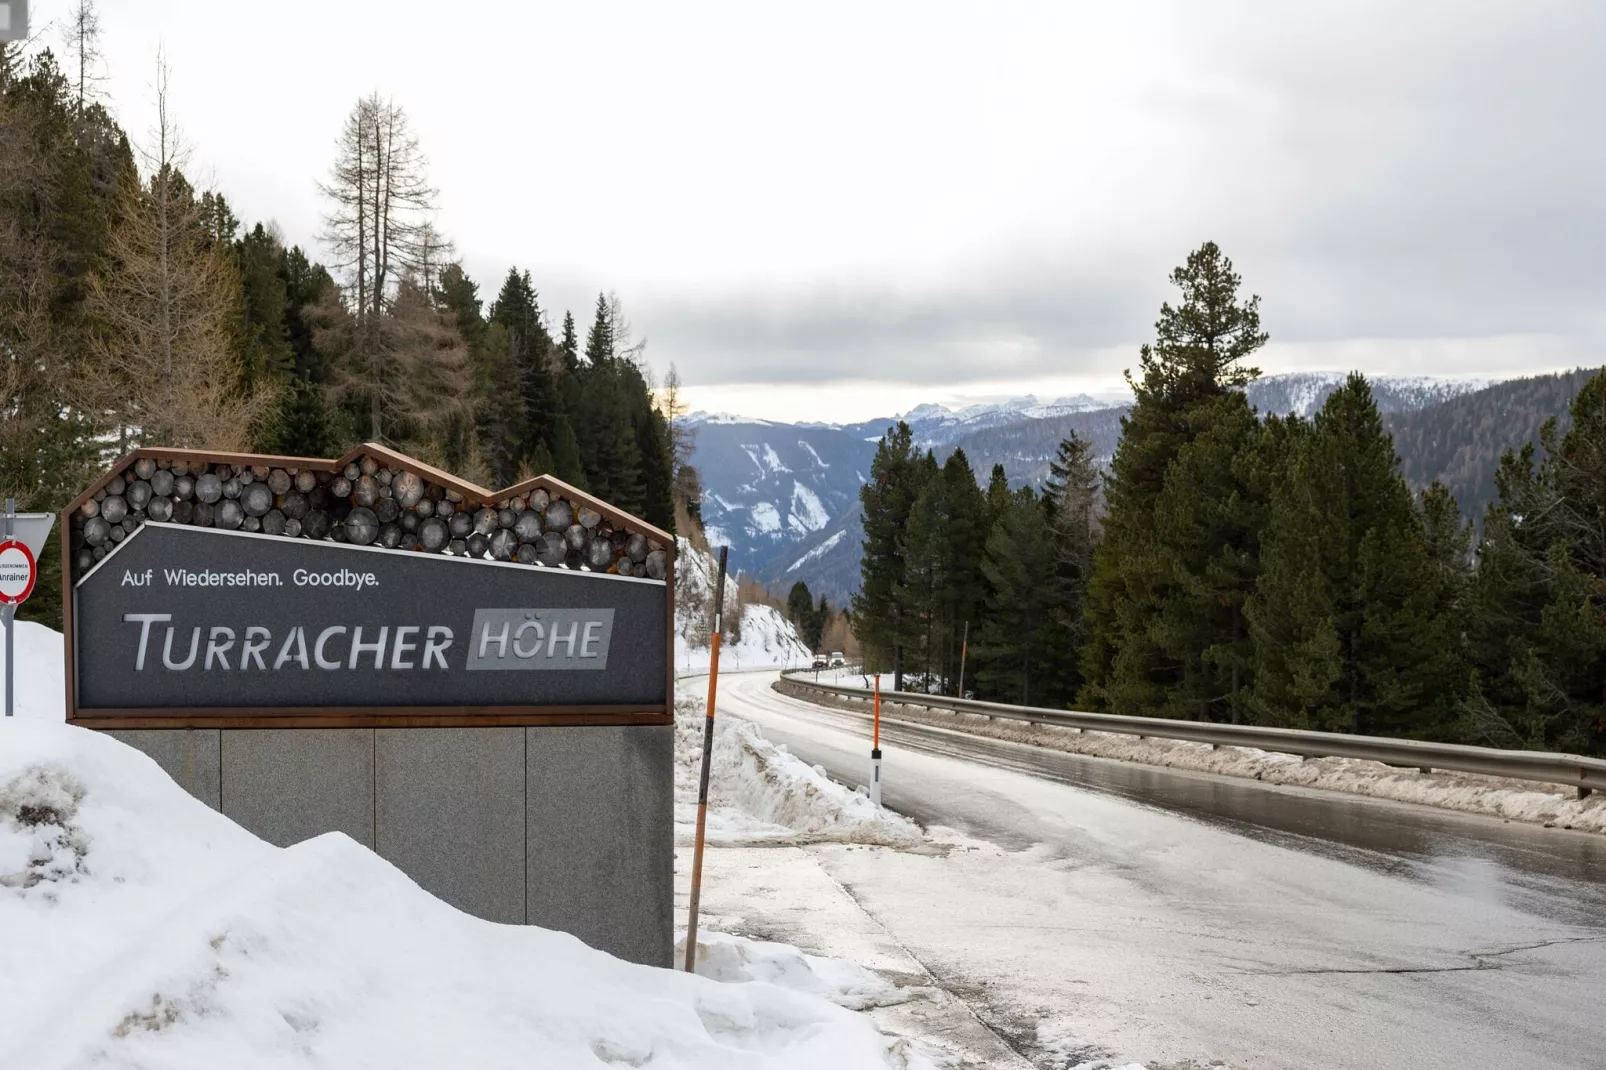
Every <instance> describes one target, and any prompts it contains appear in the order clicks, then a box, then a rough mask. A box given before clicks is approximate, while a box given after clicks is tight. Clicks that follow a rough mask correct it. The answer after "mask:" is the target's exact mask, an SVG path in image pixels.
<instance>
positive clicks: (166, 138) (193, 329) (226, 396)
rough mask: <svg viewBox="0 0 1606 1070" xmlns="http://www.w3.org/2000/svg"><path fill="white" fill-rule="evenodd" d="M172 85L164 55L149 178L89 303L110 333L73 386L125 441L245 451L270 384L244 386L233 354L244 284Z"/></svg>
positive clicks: (97, 340) (128, 206) (126, 214)
mask: <svg viewBox="0 0 1606 1070" xmlns="http://www.w3.org/2000/svg"><path fill="white" fill-rule="evenodd" d="M168 80H169V72H168V68H167V64H166V62H165V61H164V60H163V59H161V58H160V57H158V60H157V78H156V126H155V128H154V129H153V130H152V131H151V141H150V146H149V147H148V149H144V150H142V152H141V154H142V155H143V156H144V162H145V169H146V171H147V173H148V177H147V178H146V180H145V182H144V183H143V185H141V186H131V188H129V189H128V190H127V191H126V192H125V193H124V200H123V204H122V205H121V207H120V211H119V213H118V215H119V219H118V222H117V225H116V226H115V227H114V229H113V230H112V233H111V237H110V240H109V242H108V256H107V263H106V265H105V268H104V270H102V271H100V272H98V273H97V274H95V275H94V276H92V277H91V279H90V286H89V305H90V309H91V310H92V312H93V314H94V316H95V319H96V320H97V322H98V323H99V324H101V325H102V329H100V330H99V331H98V332H97V333H96V334H95V336H94V337H93V338H92V339H91V340H90V344H89V354H88V366H87V367H86V368H85V369H84V372H83V374H80V375H77V376H75V377H74V392H75V393H76V394H77V397H78V400H79V403H80V405H81V406H82V407H83V409H84V410H85V411H87V412H92V413H94V414H96V416H97V418H99V419H100V420H102V421H104V422H105V424H106V425H107V426H108V427H109V428H111V429H115V430H116V431H117V432H118V433H119V434H120V436H121V437H123V438H124V439H131V440H134V441H139V442H146V443H157V444H161V445H168V446H184V447H196V448H205V449H225V450H233V449H244V448H247V447H248V446H249V445H250V438H251V432H252V429H253V427H254V426H255V425H256V423H257V422H258V421H259V420H260V419H261V418H262V417H263V416H264V415H266V414H267V412H268V411H269V409H270V408H271V406H272V403H273V391H272V390H271V389H270V388H268V387H265V386H262V385H257V386H254V387H250V388H248V387H246V386H245V384H244V382H243V375H242V370H241V364H240V359H239V356H238V354H237V353H236V352H235V351H234V326H235V321H236V318H237V316H238V303H239V300H240V283H239V279H238V277H237V276H236V274H235V271H234V268H233V266H232V264H231V263H230V262H229V260H228V259H227V257H226V256H225V254H224V252H223V251H222V250H221V249H220V248H218V247H217V246H216V245H214V244H213V243H211V242H208V241H207V240H206V228H205V224H204V221H203V218H202V212H201V206H200V202H199V199H198V198H197V197H196V195H195V190H194V189H193V188H192V187H191V186H190V184H189V183H188V182H187V181H186V180H185V178H184V176H183V174H182V171H181V167H182V164H183V162H184V159H185V152H184V149H183V143H182V139H181V137H180V135H179V132H178V129H177V127H176V126H175V124H174V122H173V119H172V116H171V114H170V110H169V101H168Z"/></svg>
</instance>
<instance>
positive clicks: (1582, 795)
mask: <svg viewBox="0 0 1606 1070" xmlns="http://www.w3.org/2000/svg"><path fill="white" fill-rule="evenodd" d="M1593 794H1595V789H1594V788H1586V787H1584V786H1583V785H1582V784H1580V785H1578V798H1579V800H1580V801H1582V800H1584V799H1587V798H1589V797H1590V796H1591V795H1593Z"/></svg>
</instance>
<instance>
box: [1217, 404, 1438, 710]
mask: <svg viewBox="0 0 1606 1070" xmlns="http://www.w3.org/2000/svg"><path fill="white" fill-rule="evenodd" d="M1448 610H1449V607H1448V606H1446V604H1445V602H1444V598H1443V583H1442V577H1441V575H1440V570H1439V565H1438V563H1437V562H1435V561H1434V560H1433V559H1432V557H1431V556H1430V554H1429V552H1428V542H1427V538H1426V534H1425V529H1424V526H1423V523H1422V519H1421V517H1420V515H1419V514H1418V512H1417V509H1416V507H1415V503H1414V502H1413V500H1412V497H1411V493H1410V491H1409V490H1408V489H1407V488H1406V486H1405V481H1404V479H1403V478H1401V476H1400V474H1399V458H1398V457H1397V455H1396V454H1395V452H1394V446H1393V443H1392V441H1391V440H1390V438H1389V436H1388V434H1387V432H1386V431H1385V430H1384V429H1383V424H1382V420H1381V418H1380V417H1379V415H1378V412H1377V406H1376V404H1375V403H1374V402H1373V399H1372V393H1371V388H1370V387H1369V386H1368V385H1367V383H1366V380H1365V379H1364V378H1362V377H1361V376H1359V375H1351V376H1350V378H1349V380H1348V381H1347V382H1346V383H1345V385H1344V386H1343V387H1342V388H1340V389H1339V390H1337V391H1335V392H1334V393H1333V395H1332V396H1331V397H1329V398H1328V400H1327V403H1326V404H1325V405H1324V406H1323V407H1322V410H1321V412H1320V413H1318V414H1317V416H1316V419H1315V421H1314V423H1313V425H1312V427H1311V429H1310V431H1309V433H1308V434H1305V435H1302V436H1300V439H1299V441H1298V443H1297V446H1296V449H1295V454H1294V456H1293V458H1292V460H1291V463H1290V464H1289V466H1288V468H1287V470H1286V472H1284V473H1283V475H1282V477H1281V478H1280V479H1279V480H1278V482H1277V485H1276V487H1275V488H1274V490H1273V492H1272V497H1271V509H1270V514H1269V520H1268V523H1267V528H1266V533H1265V537H1264V541H1263V550H1262V572H1261V577H1260V583H1259V587H1258V589H1257V591H1256V593H1255V594H1254V596H1253V597H1252V598H1251V599H1250V600H1249V603H1248V606H1247V610H1246V615H1247V617H1248V620H1249V623H1250V627H1251V631H1252V634H1253V637H1254V643H1255V653H1256V677H1255V688H1254V694H1253V699H1252V702H1253V705H1254V708H1255V710H1256V713H1257V716H1258V717H1259V719H1261V720H1262V721H1264V722H1266V723H1272V724H1281V725H1291V726H1295V727H1309V728H1317V729H1322V730H1326V731H1353V732H1360V733H1363V734H1368V735H1390V736H1417V737H1423V736H1428V737H1431V736H1436V735H1442V734H1443V733H1444V732H1446V731H1447V730H1448V727H1447V724H1448V721H1449V719H1450V717H1451V715H1452V714H1453V712H1454V710H1455V709H1456V708H1457V707H1458V706H1459V704H1460V698H1461V692H1462V688H1463V685H1464V680H1463V679H1462V678H1461V677H1460V676H1459V674H1458V665H1459V659H1457V658H1456V657H1455V653H1454V650H1453V649H1452V650H1448V651H1447V650H1446V649H1445V647H1446V637H1447V635H1448V634H1449V629H1450V628H1451V627H1452V624H1451V622H1449V621H1447V620H1446V619H1445V613H1446V612H1447V611H1448Z"/></svg>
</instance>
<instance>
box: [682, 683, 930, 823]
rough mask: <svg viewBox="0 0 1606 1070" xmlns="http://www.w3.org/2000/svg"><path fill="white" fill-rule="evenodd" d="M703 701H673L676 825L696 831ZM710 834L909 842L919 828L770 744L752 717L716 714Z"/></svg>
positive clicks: (686, 699)
mask: <svg viewBox="0 0 1606 1070" xmlns="http://www.w3.org/2000/svg"><path fill="white" fill-rule="evenodd" d="M705 720H706V713H705V707H704V706H703V705H702V703H700V702H699V701H698V700H696V699H693V698H683V699H680V700H679V701H677V702H676V704H675V832H676V834H677V835H678V836H681V837H682V838H690V837H691V836H693V835H694V834H695V830H696V821H697V781H698V777H699V775H700V770H701V763H702V753H703V727H704V724H705ZM708 794H709V816H708V832H707V835H708V838H709V842H711V843H718V844H724V845H735V844H743V843H790V844H798V843H865V844H880V845H882V846H887V847H913V846H916V845H918V844H919V843H920V842H921V833H920V827H919V826H918V825H916V824H915V823H914V822H913V821H910V820H909V819H908V818H906V817H904V816H903V815H901V814H896V813H893V812H892V811H890V810H885V809H880V808H878V807H876V806H875V804H873V803H872V802H870V800H869V798H868V797H867V796H864V795H861V794H859V793H858V792H855V791H850V790H848V789H847V788H845V787H843V786H842V785H841V784H838V783H837V782H836V781H834V780H832V779H831V778H830V777H828V776H826V775H825V773H824V772H823V771H822V770H820V769H817V768H815V767H813V766H810V765H808V764H807V763H805V762H804V761H803V760H802V759H801V758H798V757H797V756H796V755H794V754H790V753H788V752H787V750H786V748H785V747H784V746H780V745H777V744H775V743H771V742H770V741H769V740H767V739H765V738H764V737H763V735H762V734H760V732H759V730H758V726H757V725H755V724H753V723H752V722H750V721H743V720H740V719H739V718H735V717H729V716H723V715H721V716H718V717H716V718H715V720H714V754H713V764H712V766H711V768H710V771H709V791H708Z"/></svg>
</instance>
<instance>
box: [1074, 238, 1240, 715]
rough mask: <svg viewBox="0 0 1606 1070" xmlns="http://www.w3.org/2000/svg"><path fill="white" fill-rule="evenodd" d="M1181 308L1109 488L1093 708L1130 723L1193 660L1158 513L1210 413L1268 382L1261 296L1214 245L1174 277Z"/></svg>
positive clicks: (1168, 317)
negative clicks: (1174, 603)
mask: <svg viewBox="0 0 1606 1070" xmlns="http://www.w3.org/2000/svg"><path fill="white" fill-rule="evenodd" d="M1171 282H1172V283H1173V284H1174V285H1175V286H1177V287H1178V288H1179V289H1180V290H1181V292H1182V300H1181V303H1180V304H1179V305H1178V306H1177V307H1175V308H1173V307H1172V306H1171V305H1170V304H1169V303H1166V304H1164V305H1162V306H1161V308H1160V318H1159V320H1158V321H1157V322H1156V323H1155V341H1154V343H1153V345H1145V346H1143V348H1142V349H1141V350H1140V351H1139V354H1138V359H1139V364H1140V365H1141V369H1142V374H1141V375H1140V376H1139V377H1137V378H1134V377H1133V376H1132V375H1131V373H1130V372H1129V373H1128V374H1127V382H1128V384H1129V385H1130V386H1131V388H1132V392H1133V395H1134V397H1135V403H1134V405H1133V407H1132V410H1131V412H1130V413H1129V414H1128V415H1127V416H1126V417H1124V418H1123V419H1122V421H1121V428H1122V434H1121V441H1120V444H1119V445H1118V446H1117V447H1116V451H1115V457H1114V460H1113V462H1112V465H1111V473H1110V476H1109V478H1108V480H1107V481H1106V490H1105V494H1106V501H1107V514H1106V516H1105V520H1104V532H1105V538H1104V539H1103V540H1102V541H1101V543H1100V546H1099V552H1098V554H1097V556H1096V558H1095V561H1094V569H1093V576H1092V580H1091V582H1090V584H1089V589H1088V621H1087V623H1088V636H1087V642H1086V643H1085V645H1084V647H1083V656H1082V663H1083V671H1084V674H1085V677H1086V680H1087V683H1086V684H1085V685H1084V689H1083V696H1084V700H1085V701H1086V702H1088V703H1089V704H1092V705H1094V706H1101V707H1105V708H1108V709H1111V710H1113V711H1115V712H1119V713H1129V714H1144V713H1152V712H1154V711H1155V710H1157V709H1160V708H1163V707H1164V706H1165V704H1166V700H1167V696H1168V694H1170V693H1171V692H1172V691H1173V689H1175V688H1177V687H1179V686H1182V685H1184V683H1185V681H1186V679H1187V676H1188V667H1187V664H1186V661H1185V660H1184V659H1182V658H1179V657H1178V653H1179V651H1178V649H1177V644H1176V643H1175V642H1173V641H1172V639H1173V637H1172V635H1171V634H1170V633H1169V632H1168V631H1167V629H1166V625H1165V624H1164V623H1162V621H1161V616H1162V612H1163V607H1164V605H1165V603H1166V602H1167V600H1168V599H1170V598H1172V597H1173V592H1172V590H1171V588H1172V586H1173V585H1174V584H1175V583H1176V582H1177V563H1176V560H1175V553H1174V551H1172V550H1170V549H1168V548H1167V547H1165V546H1162V545H1161V544H1160V543H1159V541H1158V539H1157V536H1156V516H1155V510H1156V506H1157V503H1158V501H1159V499H1160V496H1161V493H1162V492H1163V491H1164V489H1165V483H1166V476H1167V472H1168V470H1169V469H1170V467H1171V464H1172V462H1173V461H1175V460H1176V458H1177V455H1178V454H1179V453H1180V452H1181V450H1182V448H1183V447H1184V446H1185V445H1187V444H1188V443H1189V442H1191V441H1192V440H1193V439H1195V438H1197V437H1198V436H1199V435H1200V434H1201V433H1202V432H1204V431H1205V430H1207V428H1208V421H1207V420H1205V419H1203V418H1202V417H1201V414H1200V413H1199V412H1198V411H1196V410H1199V408H1200V407H1201V406H1205V405H1208V403H1210V402H1212V401H1215V400H1217V399H1220V398H1222V397H1224V396H1226V395H1227V394H1228V393H1229V392H1231V391H1234V390H1237V389H1240V388H1242V387H1244V386H1246V385H1247V384H1248V383H1250V382H1251V381H1253V380H1254V379H1255V377H1256V376H1258V375H1259V374H1260V373H1259V370H1258V369H1256V368H1253V367H1250V366H1248V365H1247V364H1245V363H1244V362H1245V361H1247V360H1248V359H1249V358H1250V357H1252V356H1253V355H1254V353H1255V352H1256V351H1257V350H1258V349H1260V347H1261V346H1263V345H1265V343H1266V337H1267V336H1266V334H1265V332H1264V331H1262V330H1261V328H1260V298H1259V297H1250V298H1249V299H1248V300H1246V301H1241V300H1240V299H1239V294H1238V290H1239V285H1240V282H1241V280H1240V279H1239V277H1238V275H1237V274H1236V273H1235V272H1234V271H1233V269H1232V262H1231V261H1230V260H1228V259H1227V258H1226V256H1224V255H1223V254H1222V252H1221V250H1220V249H1219V248H1218V247H1217V246H1216V244H1215V243H1214V242H1206V243H1205V244H1204V245H1202V246H1200V247H1199V248H1198V249H1197V250H1195V251H1194V252H1193V253H1191V254H1190V255H1189V257H1188V261H1187V263H1186V264H1185V265H1183V266H1182V267H1179V268H1177V269H1176V271H1174V272H1173V273H1172V275H1171Z"/></svg>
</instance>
